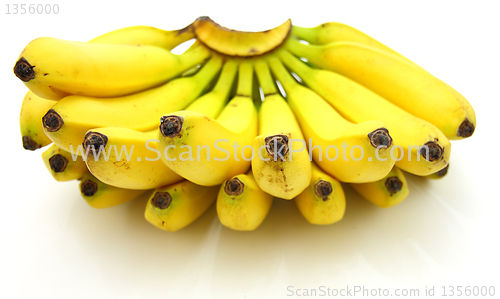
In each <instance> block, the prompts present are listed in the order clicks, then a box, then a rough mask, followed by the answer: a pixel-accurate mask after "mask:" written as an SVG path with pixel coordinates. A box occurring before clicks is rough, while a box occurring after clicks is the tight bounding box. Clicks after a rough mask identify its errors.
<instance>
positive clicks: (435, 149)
mask: <svg viewBox="0 0 500 299" xmlns="http://www.w3.org/2000/svg"><path fill="white" fill-rule="evenodd" d="M427 149H428V150H427ZM443 153H444V150H443V148H442V147H441V146H440V145H439V144H437V142H435V141H429V142H426V143H425V144H424V146H423V147H421V148H420V155H422V156H423V157H424V158H425V159H426V160H429V161H431V162H435V161H439V160H441V158H442V157H443Z"/></svg>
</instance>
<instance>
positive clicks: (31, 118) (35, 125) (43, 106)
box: [19, 90, 56, 151]
mask: <svg viewBox="0 0 500 299" xmlns="http://www.w3.org/2000/svg"><path fill="white" fill-rule="evenodd" d="M55 103H56V102H55V101H52V100H47V99H44V98H41V97H39V96H37V95H35V94H34V93H33V92H32V91H31V90H29V91H28V92H27V93H26V95H25V96H24V99H23V103H22V104H21V115H20V116H19V126H20V127H21V136H22V140H23V147H24V149H27V150H30V151H34V150H36V149H39V148H41V147H44V146H46V145H49V144H51V143H52V140H50V138H49V137H47V135H45V133H44V132H43V126H42V116H43V115H44V114H45V113H47V111H48V110H49V109H50V108H51V107H52V106H54V104H55Z"/></svg>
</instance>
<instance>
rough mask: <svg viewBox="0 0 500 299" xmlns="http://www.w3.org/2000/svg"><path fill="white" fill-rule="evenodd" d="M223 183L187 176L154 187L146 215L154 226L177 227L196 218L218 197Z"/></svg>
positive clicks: (181, 226)
mask: <svg viewBox="0 0 500 299" xmlns="http://www.w3.org/2000/svg"><path fill="white" fill-rule="evenodd" d="M218 191H219V186H211V187H205V186H200V185H196V184H195V183H193V182H190V181H187V180H184V181H181V182H179V183H176V184H173V185H170V186H166V187H161V188H158V189H156V190H154V192H153V194H152V195H151V197H150V198H149V201H148V203H147V206H146V211H145V213H144V216H145V218H146V220H147V221H148V222H149V223H151V224H153V225H154V226H156V227H158V228H161V229H163V230H166V231H177V230H179V229H181V228H184V227H186V226H187V225H189V224H191V223H192V222H194V221H195V220H196V219H198V218H200V216H201V215H202V214H203V213H204V212H205V211H206V210H207V209H208V208H209V207H210V206H211V205H212V204H213V203H214V201H215V200H216V199H217V192H218Z"/></svg>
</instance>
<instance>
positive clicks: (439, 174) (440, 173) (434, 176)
mask: <svg viewBox="0 0 500 299" xmlns="http://www.w3.org/2000/svg"><path fill="white" fill-rule="evenodd" d="M449 168H450V163H448V165H446V167H445V168H443V169H441V170H440V171H437V172H435V173H432V174H429V175H427V176H425V177H426V178H429V179H434V180H437V179H442V178H444V177H445V176H446V174H447V173H448V169H449Z"/></svg>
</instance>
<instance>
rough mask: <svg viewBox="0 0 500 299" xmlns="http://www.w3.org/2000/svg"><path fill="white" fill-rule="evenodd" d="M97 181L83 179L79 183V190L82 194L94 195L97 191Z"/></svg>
mask: <svg viewBox="0 0 500 299" xmlns="http://www.w3.org/2000/svg"><path fill="white" fill-rule="evenodd" d="M97 189H98V188H97V183H96V182H94V181H92V180H86V181H83V182H82V183H81V185H80V191H81V192H82V194H83V195H84V196H94V194H96V193H97Z"/></svg>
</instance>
